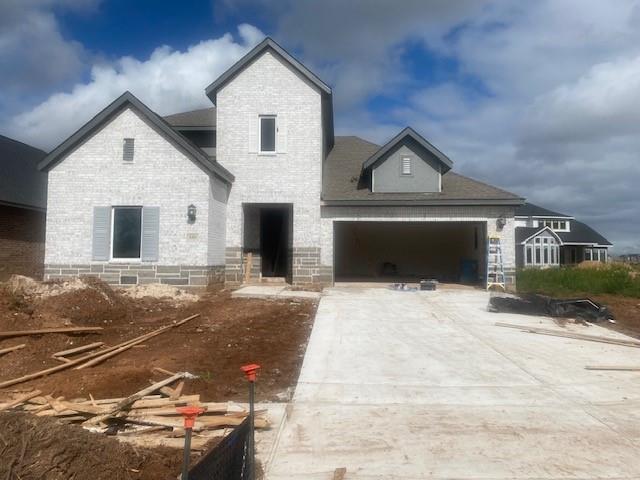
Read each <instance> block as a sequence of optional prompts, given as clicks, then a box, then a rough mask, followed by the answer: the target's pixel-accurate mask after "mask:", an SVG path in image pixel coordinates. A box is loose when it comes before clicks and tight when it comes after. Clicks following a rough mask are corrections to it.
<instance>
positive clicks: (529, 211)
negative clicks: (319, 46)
mask: <svg viewBox="0 0 640 480" xmlns="http://www.w3.org/2000/svg"><path fill="white" fill-rule="evenodd" d="M516 217H544V218H548V217H552V218H569V219H571V218H573V217H571V216H569V215H565V214H563V213H558V212H554V211H552V210H547V209H546V208H542V207H539V206H538V205H534V204H533V203H529V202H526V203H524V204H522V205H521V206H520V207H518V208H517V209H516Z"/></svg>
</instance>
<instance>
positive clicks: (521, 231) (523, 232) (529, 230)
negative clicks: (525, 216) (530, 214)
mask: <svg viewBox="0 0 640 480" xmlns="http://www.w3.org/2000/svg"><path fill="white" fill-rule="evenodd" d="M545 228H546V227H516V245H517V244H519V243H522V242H524V241H525V240H526V239H527V238H529V237H531V236H532V235H535V234H536V233H539V232H540V231H542V230H544V229H545Z"/></svg>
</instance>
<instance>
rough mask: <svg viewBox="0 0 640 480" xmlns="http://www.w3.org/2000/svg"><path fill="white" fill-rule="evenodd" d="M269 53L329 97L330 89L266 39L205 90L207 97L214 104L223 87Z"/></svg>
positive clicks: (270, 40) (279, 47)
mask: <svg viewBox="0 0 640 480" xmlns="http://www.w3.org/2000/svg"><path fill="white" fill-rule="evenodd" d="M266 51H270V52H272V53H274V54H275V55H277V56H278V57H280V58H281V59H282V60H284V61H285V62H286V63H288V64H289V65H290V66H291V67H292V68H294V69H295V70H296V71H298V72H299V73H300V74H301V75H302V76H304V77H305V78H307V79H308V80H309V81H310V82H311V83H312V84H313V85H315V86H316V87H318V88H319V89H320V91H321V92H323V93H324V94H326V95H331V88H330V87H329V86H328V85H327V84H326V83H324V82H323V81H322V80H320V78H318V76H317V75H316V74H315V73H313V72H312V71H311V70H309V69H308V68H307V67H305V66H304V65H303V64H302V63H300V62H299V61H298V60H296V59H295V58H293V56H291V55H290V54H289V52H287V51H286V50H285V49H284V48H282V47H281V46H280V45H278V44H277V43H276V42H275V41H274V40H273V39H272V38H270V37H267V38H265V39H264V40H263V41H262V42H260V43H259V44H258V45H256V46H255V47H253V49H251V51H250V52H249V53H247V54H246V55H245V56H244V57H242V58H241V59H240V60H238V61H237V62H236V63H235V64H233V65H232V66H231V67H230V68H229V69H228V70H227V71H226V72H224V73H223V74H222V75H220V76H219V77H218V78H217V79H216V80H215V81H214V82H213V83H211V85H209V86H208V87H207V88H206V89H205V93H206V94H207V97H209V98H210V99H211V101H212V102H213V103H214V104H215V103H216V95H217V93H218V90H220V89H221V88H222V87H223V86H224V85H226V84H227V82H229V81H230V80H232V79H233V78H234V77H235V76H236V75H238V74H239V73H240V72H241V71H242V70H243V69H244V68H245V67H246V66H247V65H249V64H250V63H251V62H253V61H254V60H255V59H256V58H258V57H259V56H261V55H262V54H263V53H264V52H266Z"/></svg>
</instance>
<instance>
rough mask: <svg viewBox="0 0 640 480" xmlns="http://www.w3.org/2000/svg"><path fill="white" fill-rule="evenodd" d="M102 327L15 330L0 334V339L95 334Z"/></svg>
mask: <svg viewBox="0 0 640 480" xmlns="http://www.w3.org/2000/svg"><path fill="white" fill-rule="evenodd" d="M99 330H102V327H65V328H41V329H40V330H15V331H13V332H0V338H10V337H24V336H26V335H43V334H46V333H96V332H98V331H99Z"/></svg>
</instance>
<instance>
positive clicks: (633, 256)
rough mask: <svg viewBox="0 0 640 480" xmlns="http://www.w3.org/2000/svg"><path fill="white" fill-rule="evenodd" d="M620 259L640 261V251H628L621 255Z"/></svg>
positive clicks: (629, 261) (630, 261)
mask: <svg viewBox="0 0 640 480" xmlns="http://www.w3.org/2000/svg"><path fill="white" fill-rule="evenodd" d="M619 260H620V261H621V262H624V263H633V264H635V263H640V253H627V254H625V255H620V258H619Z"/></svg>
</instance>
